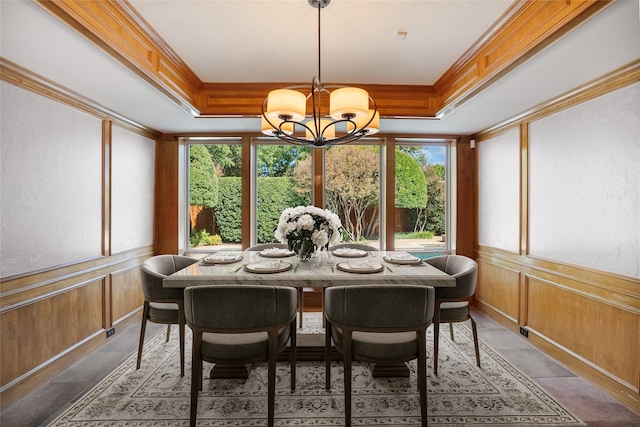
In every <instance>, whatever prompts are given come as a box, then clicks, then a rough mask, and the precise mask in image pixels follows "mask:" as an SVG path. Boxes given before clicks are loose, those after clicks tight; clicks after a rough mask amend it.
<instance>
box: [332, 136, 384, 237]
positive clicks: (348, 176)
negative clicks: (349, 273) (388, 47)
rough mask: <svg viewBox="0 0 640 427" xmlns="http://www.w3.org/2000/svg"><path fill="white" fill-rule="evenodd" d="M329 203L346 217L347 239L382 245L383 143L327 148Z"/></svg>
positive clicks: (335, 211)
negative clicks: (381, 182) (381, 184)
mask: <svg viewBox="0 0 640 427" xmlns="http://www.w3.org/2000/svg"><path fill="white" fill-rule="evenodd" d="M324 161H325V167H324V170H325V181H324V182H325V184H324V192H325V207H326V208H327V209H329V210H330V211H332V212H334V213H335V214H337V215H338V216H339V217H340V220H341V221H342V227H343V233H342V238H343V240H344V241H347V242H349V241H353V242H361V243H367V244H370V245H372V246H378V247H379V246H380V243H379V240H380V200H381V198H380V194H381V192H380V177H381V170H382V168H381V167H380V145H354V144H349V145H341V146H336V147H327V148H326V149H325V160H324Z"/></svg>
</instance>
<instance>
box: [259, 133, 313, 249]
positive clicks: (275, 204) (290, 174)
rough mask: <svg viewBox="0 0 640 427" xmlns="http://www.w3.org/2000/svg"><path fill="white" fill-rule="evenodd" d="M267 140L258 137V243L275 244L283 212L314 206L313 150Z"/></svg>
mask: <svg viewBox="0 0 640 427" xmlns="http://www.w3.org/2000/svg"><path fill="white" fill-rule="evenodd" d="M264 140H266V138H256V142H258V144H257V145H256V159H257V161H256V169H257V170H256V177H257V184H256V194H257V200H256V215H255V219H256V223H255V229H256V239H257V243H271V242H275V241H276V238H275V236H274V231H275V229H276V227H277V226H278V220H279V219H280V214H281V213H282V211H283V210H285V209H286V208H289V207H295V206H307V205H309V204H311V148H309V147H301V146H298V145H290V144H287V145H280V144H274V143H273V140H270V141H271V143H270V142H268V141H264ZM261 142H262V143H261Z"/></svg>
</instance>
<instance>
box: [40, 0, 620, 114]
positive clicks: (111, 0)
mask: <svg viewBox="0 0 640 427" xmlns="http://www.w3.org/2000/svg"><path fill="white" fill-rule="evenodd" d="M34 1H35V2H36V3H37V4H38V5H40V6H41V7H42V8H44V9H45V10H47V11H48V12H49V13H51V14H52V15H54V16H56V17H57V18H58V19H60V20H61V21H62V22H64V23H66V24H67V25H69V26H70V27H72V28H74V29H75V30H76V31H78V32H79V33H80V34H81V35H82V36H84V37H86V38H87V39H89V40H91V41H92V42H94V43H95V44H97V45H98V46H99V47H101V48H102V49H104V50H105V51H106V52H107V53H108V54H110V55H112V56H113V57H114V58H115V59H117V60H119V61H120V62H122V63H123V64H124V65H125V66H127V67H128V68H129V69H131V70H133V71H134V72H135V73H137V74H138V75H140V76H141V77H143V78H144V79H145V80H146V81H148V82H149V83H150V84H152V85H153V86H154V87H155V88H156V89H157V90H159V91H161V92H162V93H164V94H165V95H167V96H168V97H169V98H170V99H171V100H173V101H174V102H176V103H177V104H178V105H179V106H180V107H182V108H183V109H185V110H186V111H188V112H189V113H190V114H192V115H193V116H194V117H211V116H249V117H256V116H258V115H260V112H261V105H262V101H263V100H264V98H265V96H266V95H267V93H268V91H269V90H271V88H273V89H275V88H279V87H283V86H284V85H283V84H282V83H279V84H275V83H250V84H247V83H216V82H202V81H200V79H199V78H198V77H197V76H196V75H195V73H194V72H193V71H192V70H191V69H190V68H189V66H188V65H187V64H186V63H184V61H183V60H182V59H181V58H180V57H179V56H178V55H177V54H176V53H175V52H174V51H173V49H171V47H170V46H169V45H167V44H166V43H165V42H164V41H163V40H162V38H161V37H160V36H159V35H158V34H157V33H156V32H155V30H154V29H153V28H152V27H151V26H150V25H149V24H148V23H147V22H146V21H145V20H144V19H143V18H142V16H140V15H139V14H138V13H137V11H136V10H135V9H134V8H133V7H132V6H131V4H130V3H128V2H127V1H126V0H108V1H99V2H98V1H96V2H88V1H76V0H34ZM611 2H612V0H600V1H598V0H565V1H525V0H518V1H516V2H514V4H513V5H512V6H511V7H510V8H509V9H508V10H507V11H506V12H505V13H504V14H503V15H502V17H501V18H500V19H499V20H498V21H497V22H496V24H495V25H494V26H493V27H492V28H491V29H489V30H488V31H487V32H485V34H484V35H483V36H482V37H481V38H480V39H479V40H478V42H476V43H475V44H474V45H473V46H472V47H471V48H470V49H469V50H468V51H467V52H466V53H465V54H464V55H462V56H461V57H460V59H459V60H458V61H456V62H455V63H454V64H453V65H452V66H451V68H449V69H448V70H447V71H446V72H445V73H444V74H443V75H442V77H440V79H438V81H437V82H436V83H435V84H434V85H433V86H426V85H425V86H420V85H414V86H411V85H359V84H358V86H360V87H363V88H365V89H367V90H368V91H369V92H370V94H371V96H372V97H373V98H374V99H375V100H376V102H377V104H378V109H379V111H380V115H381V116H382V117H387V118H389V117H421V118H442V117H444V116H446V115H448V114H450V113H451V112H452V111H454V110H455V109H457V108H458V107H459V106H461V105H462V104H463V103H464V102H466V101H468V100H469V99H471V98H472V97H473V96H475V95H476V94H477V93H479V92H480V91H481V90H483V89H484V88H486V87H487V86H488V85H489V84H492V83H494V82H495V81H496V80H497V79H499V78H500V77H501V76H503V75H504V74H505V73H506V72H508V71H510V70H511V69H513V68H514V67H516V66H517V65H519V64H520V63H522V62H523V61H525V60H527V59H528V58H530V57H531V56H533V55H535V54H536V53H537V52H538V51H539V50H540V49H543V48H544V47H546V46H548V45H549V44H550V43H552V42H554V41H555V40H557V39H558V38H560V37H561V36H562V35H564V34H566V33H567V32H568V31H570V30H571V29H573V28H575V27H576V26H578V25H580V24H581V23H583V22H584V21H586V20H587V19H588V18H590V17H591V16H593V15H595V14H596V13H598V12H599V11H601V10H602V9H603V8H605V7H606V6H608V5H609V4H611ZM341 84H344V83H341Z"/></svg>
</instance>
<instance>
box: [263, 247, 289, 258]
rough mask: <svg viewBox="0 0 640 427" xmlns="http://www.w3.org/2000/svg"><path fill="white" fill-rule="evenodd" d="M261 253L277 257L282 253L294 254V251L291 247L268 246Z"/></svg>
mask: <svg viewBox="0 0 640 427" xmlns="http://www.w3.org/2000/svg"><path fill="white" fill-rule="evenodd" d="M260 255H264V256H270V257H277V256H282V255H293V252H291V251H290V250H289V249H284V248H268V249H263V250H261V251H260Z"/></svg>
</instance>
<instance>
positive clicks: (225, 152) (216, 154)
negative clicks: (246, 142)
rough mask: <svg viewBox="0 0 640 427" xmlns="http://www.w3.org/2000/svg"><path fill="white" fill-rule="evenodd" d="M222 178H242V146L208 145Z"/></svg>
mask: <svg viewBox="0 0 640 427" xmlns="http://www.w3.org/2000/svg"><path fill="white" fill-rule="evenodd" d="M206 147H207V150H208V151H209V154H211V158H212V159H213V162H214V164H215V165H216V169H217V170H218V173H219V175H220V176H242V145H241V144H211V145H206Z"/></svg>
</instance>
